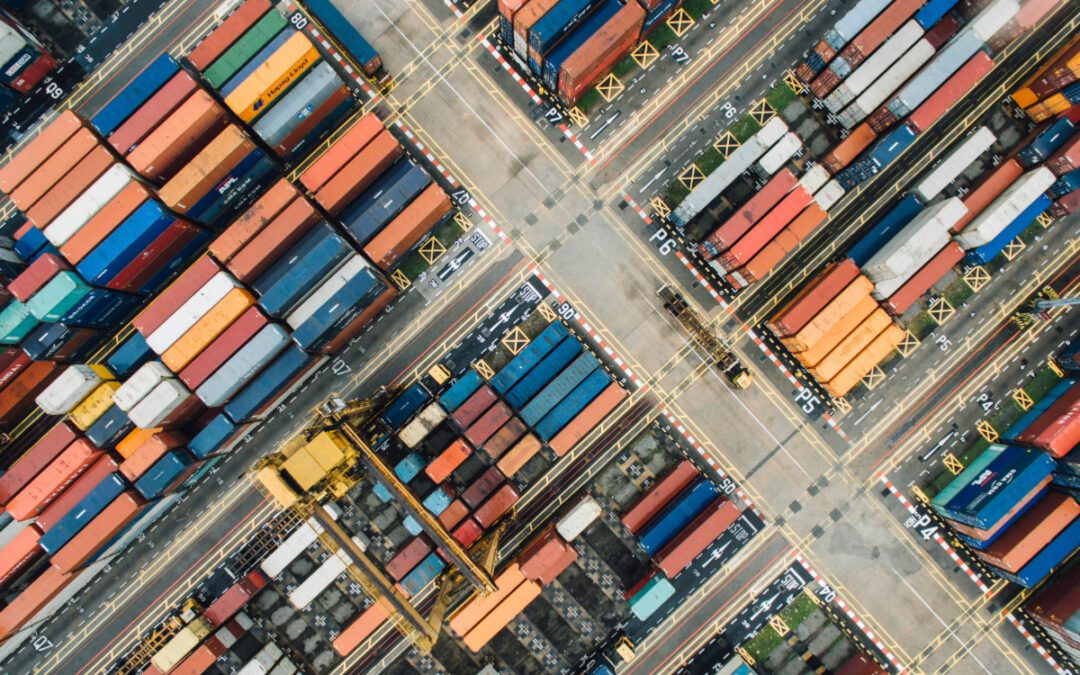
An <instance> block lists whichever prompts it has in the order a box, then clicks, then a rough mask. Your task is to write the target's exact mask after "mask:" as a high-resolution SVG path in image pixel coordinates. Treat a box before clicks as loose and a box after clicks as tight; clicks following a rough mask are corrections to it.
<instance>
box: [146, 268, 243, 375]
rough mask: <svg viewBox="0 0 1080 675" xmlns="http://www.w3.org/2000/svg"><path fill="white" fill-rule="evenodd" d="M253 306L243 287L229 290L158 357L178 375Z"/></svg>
mask: <svg viewBox="0 0 1080 675" xmlns="http://www.w3.org/2000/svg"><path fill="white" fill-rule="evenodd" d="M254 304H255V296H253V295H252V294H251V293H249V292H248V291H246V290H244V289H243V288H234V289H232V290H231V291H229V292H228V293H226V294H225V297H224V298H222V299H221V300H219V301H218V302H217V304H216V305H214V306H213V307H211V308H210V311H209V312H207V313H206V314H204V315H203V317H202V318H201V319H199V320H198V321H196V322H195V325H194V326H192V327H191V328H189V329H188V330H187V332H186V333H184V334H183V335H182V336H181V337H180V339H179V340H177V341H176V342H174V343H173V345H172V346H171V347H169V348H168V349H167V350H165V353H164V354H162V355H161V360H162V362H164V364H165V365H166V366H168V367H169V369H170V370H172V371H173V372H174V373H179V372H180V371H181V370H182V369H183V368H184V366H186V365H187V364H189V363H191V361H192V360H193V359H194V358H195V357H196V356H198V355H199V354H201V353H202V351H203V350H204V349H206V348H207V347H208V346H209V345H210V343H211V342H213V341H214V340H215V339H217V337H218V336H219V335H221V334H222V333H224V332H225V329H226V328H228V327H229V326H231V325H232V323H233V321H236V320H237V319H238V318H240V315H241V314H243V313H244V312H245V311H247V309H248V307H251V306H252V305H254Z"/></svg>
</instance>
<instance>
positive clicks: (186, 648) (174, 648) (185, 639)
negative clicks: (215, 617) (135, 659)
mask: <svg viewBox="0 0 1080 675" xmlns="http://www.w3.org/2000/svg"><path fill="white" fill-rule="evenodd" d="M213 628H214V627H213V626H212V625H211V624H210V622H209V621H208V620H206V619H205V618H203V617H201V616H200V617H198V618H197V619H195V620H194V621H192V622H191V623H189V624H188V625H186V626H184V627H183V628H181V629H180V632H179V633H177V634H176V635H174V636H173V637H172V639H171V640H169V641H168V642H166V643H165V645H164V646H163V647H162V648H161V649H159V650H158V652H157V654H154V655H153V656H152V657H150V663H152V664H154V667H155V668H157V669H158V670H159V671H161V672H163V673H167V672H169V671H170V670H172V669H173V668H175V667H176V665H177V664H178V663H180V661H181V660H183V659H184V657H185V656H187V655H188V654H190V653H191V652H192V651H193V650H194V649H195V648H196V647H198V646H199V643H200V642H202V641H203V640H205V639H206V638H207V636H209V635H210V631H211V630H213Z"/></svg>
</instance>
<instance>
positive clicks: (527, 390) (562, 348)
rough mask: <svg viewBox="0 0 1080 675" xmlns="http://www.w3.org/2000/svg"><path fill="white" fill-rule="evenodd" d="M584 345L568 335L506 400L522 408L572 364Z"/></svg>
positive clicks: (516, 386)
mask: <svg viewBox="0 0 1080 675" xmlns="http://www.w3.org/2000/svg"><path fill="white" fill-rule="evenodd" d="M584 348H585V347H584V345H582V344H581V342H579V341H578V340H577V339H575V338H573V337H570V336H567V337H565V338H563V340H562V341H561V342H559V344H558V345H556V346H555V348H554V349H553V350H551V352H549V353H548V354H547V355H546V356H545V357H544V358H543V360H541V361H540V362H539V363H538V364H536V366H535V367H534V368H532V370H530V371H529V372H528V374H527V375H525V376H524V377H523V378H521V380H519V381H518V383H517V384H515V385H514V386H513V387H512V388H511V389H510V390H509V391H508V392H506V396H505V398H506V402H507V403H509V404H510V405H511V406H513V407H514V408H515V409H518V410H520V409H521V408H524V407H525V405H526V404H527V403H528V402H529V400H530V399H532V398H533V397H534V396H535V395H536V394H537V393H539V392H540V390H541V389H542V388H543V387H544V385H546V384H547V383H548V382H550V381H551V380H552V379H553V378H554V377H555V376H556V375H557V374H558V373H559V372H560V371H562V369H563V368H565V367H566V366H567V365H569V364H570V362H571V361H573V360H574V359H575V358H576V357H577V356H578V355H579V354H580V353H581V352H582V351H583V350H584Z"/></svg>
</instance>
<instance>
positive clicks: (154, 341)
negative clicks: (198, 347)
mask: <svg viewBox="0 0 1080 675" xmlns="http://www.w3.org/2000/svg"><path fill="white" fill-rule="evenodd" d="M234 288H240V282H239V281H237V280H236V279H235V278H233V275H231V274H229V273H228V272H225V271H221V272H218V273H217V274H215V275H214V276H212V277H210V281H207V282H206V283H205V284H203V287H202V288H200V289H199V290H198V291H196V292H195V295H193V296H191V297H190V298H188V300H187V302H185V303H184V304H182V305H180V307H179V308H177V310H176V311H175V312H173V313H172V315H170V316H169V318H168V319H165V321H164V323H162V324H161V325H160V326H158V328H157V330H155V331H154V332H153V333H151V334H150V336H149V337H148V338H146V344H147V346H149V347H150V349H152V350H154V352H155V353H157V354H164V353H165V351H166V350H167V349H168V348H169V347H171V346H173V344H174V343H175V342H176V341H177V340H179V339H180V338H181V337H183V336H184V333H186V332H188V330H189V329H190V328H191V327H192V326H194V325H195V324H196V323H197V322H198V320H199V319H201V318H203V317H204V316H205V315H206V313H207V312H209V311H210V310H211V309H213V307H214V305H216V304H217V303H218V302H220V301H221V299H222V298H224V297H225V296H226V295H227V294H228V293H229V291H231V290H232V289H234Z"/></svg>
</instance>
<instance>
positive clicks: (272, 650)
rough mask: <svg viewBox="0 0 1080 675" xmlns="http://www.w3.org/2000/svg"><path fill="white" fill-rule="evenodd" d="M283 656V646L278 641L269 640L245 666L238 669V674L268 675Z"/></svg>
mask: <svg viewBox="0 0 1080 675" xmlns="http://www.w3.org/2000/svg"><path fill="white" fill-rule="evenodd" d="M280 658H281V647H278V646H277V643H274V642H267V643H266V644H265V645H263V648H262V649H260V650H259V651H258V653H256V654H255V656H254V657H252V659H251V660H250V661H248V662H247V663H246V664H244V667H243V668H241V669H240V670H238V671H237V675H266V674H267V673H269V672H270V669H271V668H273V667H274V664H275V663H277V661H278V659H280Z"/></svg>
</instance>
